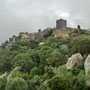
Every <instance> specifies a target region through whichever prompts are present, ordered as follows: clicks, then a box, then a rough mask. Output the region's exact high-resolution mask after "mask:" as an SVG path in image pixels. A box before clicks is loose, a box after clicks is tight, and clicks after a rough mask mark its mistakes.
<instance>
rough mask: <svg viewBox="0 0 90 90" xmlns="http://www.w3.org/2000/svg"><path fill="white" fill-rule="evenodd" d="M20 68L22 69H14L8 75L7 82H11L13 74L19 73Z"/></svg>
mask: <svg viewBox="0 0 90 90" xmlns="http://www.w3.org/2000/svg"><path fill="white" fill-rule="evenodd" d="M20 68H21V67H20V66H18V67H16V68H14V69H13V70H12V71H11V73H10V74H9V75H8V77H7V81H9V80H10V79H11V78H12V74H13V72H16V71H18V70H19V69H20Z"/></svg>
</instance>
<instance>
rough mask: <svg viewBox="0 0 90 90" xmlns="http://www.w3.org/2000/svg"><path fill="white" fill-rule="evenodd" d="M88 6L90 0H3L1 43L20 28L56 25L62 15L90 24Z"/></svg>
mask: <svg viewBox="0 0 90 90" xmlns="http://www.w3.org/2000/svg"><path fill="white" fill-rule="evenodd" d="M89 9H90V0H0V43H2V42H4V41H5V40H8V38H9V37H11V36H12V35H14V34H15V35H18V33H19V32H36V31H37V30H38V29H39V28H40V29H42V30H43V29H44V28H47V27H54V26H55V21H56V19H59V18H64V19H67V20H68V26H71V27H76V26H77V25H81V27H82V28H90V10H89Z"/></svg>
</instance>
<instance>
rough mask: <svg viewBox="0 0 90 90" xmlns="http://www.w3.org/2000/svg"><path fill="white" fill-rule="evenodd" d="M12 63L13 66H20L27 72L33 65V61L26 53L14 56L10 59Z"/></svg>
mask: <svg viewBox="0 0 90 90" xmlns="http://www.w3.org/2000/svg"><path fill="white" fill-rule="evenodd" d="M12 65H13V66H14V67H16V66H21V67H22V71H25V72H29V71H30V70H31V69H32V68H33V67H34V63H33V61H32V59H31V58H30V57H29V55H28V53H20V54H19V55H17V56H15V57H14V59H13V60H12Z"/></svg>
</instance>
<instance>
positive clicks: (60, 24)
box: [56, 19, 67, 30]
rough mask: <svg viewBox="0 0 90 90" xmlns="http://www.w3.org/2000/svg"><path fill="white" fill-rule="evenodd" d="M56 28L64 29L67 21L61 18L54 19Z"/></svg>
mask: <svg viewBox="0 0 90 90" xmlns="http://www.w3.org/2000/svg"><path fill="white" fill-rule="evenodd" d="M56 29H61V30H66V29H67V21H66V20H63V19H59V20H56Z"/></svg>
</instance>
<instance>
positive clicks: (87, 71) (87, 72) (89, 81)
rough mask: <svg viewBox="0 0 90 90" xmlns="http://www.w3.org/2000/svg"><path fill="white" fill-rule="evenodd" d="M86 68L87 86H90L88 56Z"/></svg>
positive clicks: (89, 57)
mask: <svg viewBox="0 0 90 90" xmlns="http://www.w3.org/2000/svg"><path fill="white" fill-rule="evenodd" d="M84 68H85V74H86V85H87V86H90V55H88V57H87V58H86V60H85V64H84Z"/></svg>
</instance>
